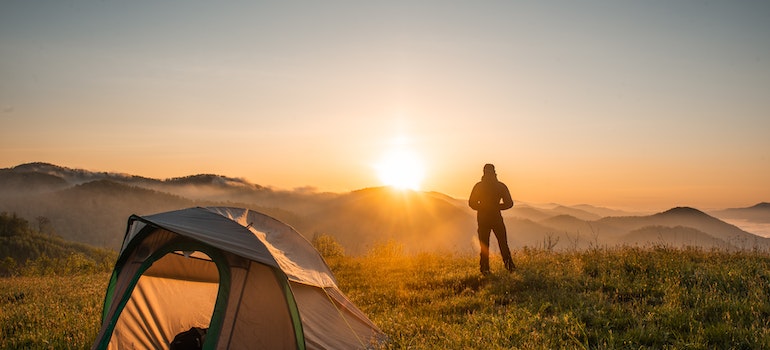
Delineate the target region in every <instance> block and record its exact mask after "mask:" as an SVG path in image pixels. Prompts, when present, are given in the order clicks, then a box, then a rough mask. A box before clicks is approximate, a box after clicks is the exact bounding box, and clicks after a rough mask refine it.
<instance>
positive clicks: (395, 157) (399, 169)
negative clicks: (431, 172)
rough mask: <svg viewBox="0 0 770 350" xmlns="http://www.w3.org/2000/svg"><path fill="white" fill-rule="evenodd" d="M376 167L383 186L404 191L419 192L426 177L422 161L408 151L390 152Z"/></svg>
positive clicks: (396, 150) (394, 150) (397, 150)
mask: <svg viewBox="0 0 770 350" xmlns="http://www.w3.org/2000/svg"><path fill="white" fill-rule="evenodd" d="M374 167H375V169H376V170H377V175H378V176H379V178H380V181H382V183H383V185H385V186H390V187H393V188H397V189H402V190H415V191H416V190H419V189H420V185H421V182H422V180H423V177H424V176H425V167H424V166H423V163H422V161H421V160H420V158H419V157H418V156H417V154H416V153H414V152H413V151H410V150H408V149H393V150H390V151H389V152H387V153H385V155H384V156H383V157H382V159H381V160H380V162H379V163H377V164H376V165H375V166H374Z"/></svg>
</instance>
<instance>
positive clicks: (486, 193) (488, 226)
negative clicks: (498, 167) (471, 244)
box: [468, 164, 515, 275]
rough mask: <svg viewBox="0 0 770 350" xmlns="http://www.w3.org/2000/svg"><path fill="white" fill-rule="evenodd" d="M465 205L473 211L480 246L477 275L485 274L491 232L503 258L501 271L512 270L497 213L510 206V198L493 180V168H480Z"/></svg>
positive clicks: (504, 233) (487, 165) (494, 175)
mask: <svg viewBox="0 0 770 350" xmlns="http://www.w3.org/2000/svg"><path fill="white" fill-rule="evenodd" d="M468 205H469V206H470V207H471V208H473V210H475V211H476V219H477V221H478V225H479V228H478V234H479V245H480V246H481V259H480V262H479V265H480V267H481V273H482V274H484V275H487V274H489V235H490V231H494V232H495V237H496V238H497V244H498V245H499V246H500V254H502V256H503V263H504V264H505V269H506V270H508V271H509V272H511V271H513V269H514V268H515V266H514V264H513V259H512V258H511V250H510V248H508V237H507V232H506V230H505V223H504V222H503V215H502V214H500V211H502V210H506V209H510V208H512V207H513V199H511V193H510V192H509V191H508V186H506V185H505V184H504V183H502V182H500V181H498V180H497V173H495V166H494V165H492V164H485V165H484V176H482V177H481V181H480V182H478V183H476V185H475V186H473V190H472V191H471V196H470V198H468Z"/></svg>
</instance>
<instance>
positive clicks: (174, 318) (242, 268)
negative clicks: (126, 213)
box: [93, 207, 383, 349]
mask: <svg viewBox="0 0 770 350" xmlns="http://www.w3.org/2000/svg"><path fill="white" fill-rule="evenodd" d="M192 327H199V328H203V329H206V330H207V333H206V336H205V340H204V342H203V348H204V349H361V348H368V347H371V346H372V345H374V344H376V343H377V342H378V341H381V340H382V339H383V333H382V332H381V331H380V330H379V329H378V328H377V326H375V325H374V324H373V323H372V322H371V321H370V320H369V319H368V318H367V317H366V315H364V314H363V313H362V312H361V311H360V310H359V309H358V308H357V307H356V306H355V305H353V303H352V302H350V300H348V298H347V297H345V295H344V294H343V293H342V292H341V291H340V290H339V289H338V288H337V283H336V280H335V278H334V276H333V275H332V272H331V270H330V269H329V267H328V266H327V264H326V262H325V261H324V260H323V258H322V257H321V255H320V254H319V253H318V252H317V251H316V250H315V249H314V248H313V246H312V245H311V244H310V243H309V242H308V241H307V240H306V239H305V238H304V237H302V236H301V235H300V234H299V233H298V232H297V231H296V230H294V229H293V228H291V227H290V226H288V225H286V224H284V223H282V222H280V221H278V220H276V219H273V218H271V217H269V216H267V215H264V214H261V213H258V212H255V211H251V210H247V209H239V208H228V207H209V208H189V209H183V210H178V211H171V212H166V213H160V214H154V215H148V216H136V215H133V216H131V217H130V218H129V220H128V228H127V231H126V236H125V238H124V240H123V246H122V248H121V251H120V255H119V257H118V260H117V263H116V264H115V269H114V270H113V273H112V277H111V279H110V283H109V286H108V287H107V293H106V296H105V300H104V311H103V314H102V325H101V328H100V330H99V335H98V336H97V338H96V340H95V342H94V345H93V349H167V348H169V344H170V342H171V341H172V340H173V339H174V337H175V335H177V334H179V333H181V332H183V331H186V330H188V329H190V328H192Z"/></svg>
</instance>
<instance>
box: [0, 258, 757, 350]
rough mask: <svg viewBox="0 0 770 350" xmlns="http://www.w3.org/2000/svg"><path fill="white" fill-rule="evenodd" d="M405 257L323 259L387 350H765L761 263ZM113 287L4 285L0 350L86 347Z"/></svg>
mask: <svg viewBox="0 0 770 350" xmlns="http://www.w3.org/2000/svg"><path fill="white" fill-rule="evenodd" d="M401 251H402V249H401V247H400V246H398V245H384V246H379V247H377V248H375V249H373V250H372V251H371V252H370V253H369V254H368V255H366V256H362V257H345V256H337V257H329V258H328V262H329V265H330V266H331V267H332V270H333V271H334V273H335V274H336V276H337V278H338V280H339V283H340V287H341V289H342V290H343V291H344V292H345V293H346V294H347V295H348V297H350V299H351V300H352V301H353V302H354V303H356V304H357V305H358V306H359V307H360V308H361V309H362V310H363V311H364V312H365V313H366V314H367V315H369V317H370V318H371V319H372V320H373V321H374V322H375V323H376V324H377V325H379V327H380V328H382V330H383V331H384V332H385V333H386V334H388V335H389V337H390V342H388V343H387V344H385V346H384V347H385V348H387V349H406V348H409V349H447V348H449V349H461V348H469V349H510V348H514V349H515V348H525V349H533V348H534V349H558V348H566V349H580V348H591V349H617V348H624V349H639V348H649V349H661V348H670V349H683V348H687V349H712V348H736V349H758V348H770V301H769V300H770V287H769V286H770V256H768V255H766V254H764V253H756V252H731V253H728V252H716V251H701V250H674V249H666V248H657V249H656V248H651V249H637V248H623V249H600V250H588V251H580V252H578V251H574V252H549V251H546V250H531V249H528V250H519V251H516V252H515V254H514V260H515V263H516V265H517V267H518V269H517V271H516V272H515V273H513V274H508V273H505V272H503V271H504V270H503V269H502V263H501V262H500V261H499V259H497V260H495V259H493V274H492V275H491V276H489V277H487V278H482V277H481V276H480V275H479V274H478V273H477V260H476V257H475V256H455V255H438V254H422V255H416V256H405V255H402V254H401ZM108 278H109V276H108V275H107V274H104V273H99V274H93V275H78V276H74V277H71V278H68V277H13V278H0V310H2V311H0V327H1V328H2V334H3V337H2V338H0V348H3V349H43V348H46V349H47V348H74V349H86V348H88V347H89V346H90V342H91V340H92V339H93V338H94V337H95V335H96V329H97V327H98V322H99V312H100V308H101V302H102V300H103V293H104V288H105V286H106V283H107V279H108Z"/></svg>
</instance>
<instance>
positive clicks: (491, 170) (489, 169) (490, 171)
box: [484, 164, 495, 174]
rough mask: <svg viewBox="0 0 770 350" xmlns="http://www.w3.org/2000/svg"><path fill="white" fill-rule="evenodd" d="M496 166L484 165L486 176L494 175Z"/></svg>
mask: <svg viewBox="0 0 770 350" xmlns="http://www.w3.org/2000/svg"><path fill="white" fill-rule="evenodd" d="M494 173H495V166H494V165H493V164H484V174H494Z"/></svg>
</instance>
